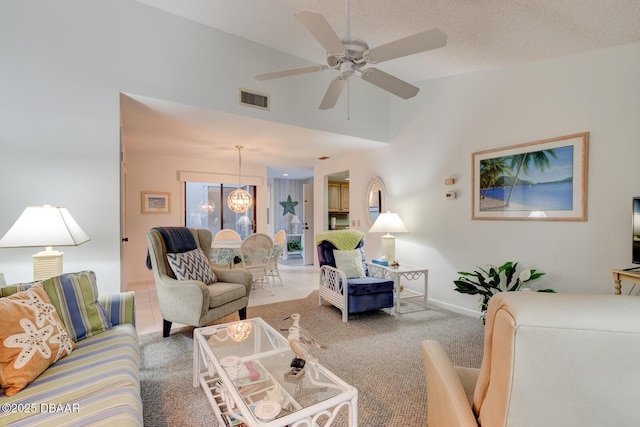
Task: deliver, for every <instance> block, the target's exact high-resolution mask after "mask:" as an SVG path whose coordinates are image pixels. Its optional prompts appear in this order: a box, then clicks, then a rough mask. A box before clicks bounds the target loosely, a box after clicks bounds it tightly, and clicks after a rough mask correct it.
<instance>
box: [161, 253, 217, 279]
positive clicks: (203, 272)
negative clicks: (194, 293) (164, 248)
mask: <svg viewBox="0 0 640 427" xmlns="http://www.w3.org/2000/svg"><path fill="white" fill-rule="evenodd" d="M167 261H169V266H171V270H173V274H175V275H176V279H178V280H199V281H201V282H203V283H204V284H205V285H210V284H212V283H215V281H216V280H217V279H216V275H215V273H214V272H213V270H212V269H211V262H210V261H209V258H207V256H206V255H205V254H204V252H203V251H202V249H200V248H196V249H194V250H192V251H187V252H181V253H177V254H171V253H169V254H167Z"/></svg>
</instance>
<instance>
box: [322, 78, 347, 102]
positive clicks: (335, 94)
mask: <svg viewBox="0 0 640 427" xmlns="http://www.w3.org/2000/svg"><path fill="white" fill-rule="evenodd" d="M346 83H347V79H345V78H344V77H342V76H338V77H336V78H335V79H333V80H332V81H331V84H330V85H329V88H328V89H327V92H326V93H325V94H324V98H322V102H321V103H320V109H321V110H328V109H329V108H333V107H335V105H336V102H338V98H340V94H341V93H342V89H344V85H345V84H346Z"/></svg>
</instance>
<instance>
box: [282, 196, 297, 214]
mask: <svg viewBox="0 0 640 427" xmlns="http://www.w3.org/2000/svg"><path fill="white" fill-rule="evenodd" d="M280 206H282V208H283V209H284V211H283V212H282V216H285V215H286V214H288V213H290V214H291V215H295V214H296V206H298V202H293V201H291V195H288V196H287V200H286V201H284V202H280Z"/></svg>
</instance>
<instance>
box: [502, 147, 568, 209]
mask: <svg viewBox="0 0 640 427" xmlns="http://www.w3.org/2000/svg"><path fill="white" fill-rule="evenodd" d="M547 154H549V155H550V156H551V157H553V158H554V159H555V158H557V157H556V153H555V152H554V151H553V149H550V150H541V151H534V152H531V153H523V154H515V155H513V156H510V159H511V170H513V169H515V168H516V167H517V168H518V169H517V171H516V176H515V178H514V179H513V183H512V184H511V189H510V190H509V196H508V197H507V201H506V202H505V204H504V205H505V207H506V206H509V201H510V200H511V194H512V193H513V189H514V188H515V186H516V184H517V183H518V176H520V172H521V171H524V173H525V175H526V174H528V173H529V165H530V163H532V162H533V165H534V166H535V167H536V168H537V169H538V170H540V172H544V170H545V169H547V168H549V166H550V165H551V162H550V160H549V157H548V156H547Z"/></svg>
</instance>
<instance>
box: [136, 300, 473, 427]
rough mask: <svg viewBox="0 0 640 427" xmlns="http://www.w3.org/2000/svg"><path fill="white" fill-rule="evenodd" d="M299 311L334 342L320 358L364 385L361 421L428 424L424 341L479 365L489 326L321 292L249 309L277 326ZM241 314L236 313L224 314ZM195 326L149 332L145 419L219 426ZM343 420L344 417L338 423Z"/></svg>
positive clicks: (143, 340) (456, 359) (145, 339)
mask: <svg viewBox="0 0 640 427" xmlns="http://www.w3.org/2000/svg"><path fill="white" fill-rule="evenodd" d="M292 313H300V314H301V320H300V325H301V326H302V327H304V328H305V329H306V330H308V331H309V332H310V333H311V334H312V335H313V336H314V337H315V338H316V339H317V340H318V341H319V342H321V343H323V344H326V345H327V346H328V347H329V348H328V349H327V350H325V351H322V352H321V353H320V354H319V359H320V361H321V363H322V364H323V365H324V366H326V367H327V368H328V369H329V370H331V371H332V372H334V373H335V374H336V375H338V376H339V377H340V378H342V379H343V380H344V381H346V382H347V383H349V384H351V385H353V386H354V387H355V388H356V389H357V390H358V424H359V425H360V426H366V427H373V426H425V425H426V416H427V407H426V386H425V378H424V369H423V365H422V359H421V353H420V342H421V341H422V340H425V339H432V340H437V341H439V342H440V343H441V344H442V345H443V347H444V349H445V351H446V352H447V354H448V355H449V357H450V358H451V360H452V361H453V363H454V364H455V365H459V366H467V367H475V368H478V367H480V363H481V361H482V343H483V333H484V330H483V326H482V324H481V323H480V321H479V320H478V319H477V318H473V317H467V316H463V315H460V314H456V313H453V312H450V311H447V310H444V309H440V308H436V307H432V306H430V307H429V309H428V310H421V311H413V312H409V313H403V314H401V315H399V316H391V315H390V314H389V313H388V312H387V311H385V310H378V311H373V312H368V313H361V314H355V315H351V316H350V320H349V322H348V323H343V322H342V320H341V315H340V312H339V311H338V310H337V309H336V308H334V307H332V306H330V305H324V306H322V307H320V306H319V305H318V294H317V292H314V293H312V294H311V295H310V296H309V297H308V298H305V299H301V300H292V301H285V302H281V303H276V304H269V305H262V306H257V307H250V308H249V309H248V317H262V318H263V319H264V320H265V321H266V322H267V323H269V324H270V325H272V326H273V327H275V328H276V329H281V328H287V327H288V326H289V325H290V324H291V321H290V320H288V321H284V320H283V319H284V318H285V317H287V316H288V315H290V314H292ZM235 320H238V317H237V314H236V315H232V316H228V317H226V318H224V319H221V321H220V322H216V323H224V322H227V321H235ZM192 336H193V328H183V329H181V330H179V331H177V332H176V331H174V332H173V334H172V335H171V336H170V337H168V338H164V339H163V338H162V337H161V334H160V333H157V334H149V335H142V336H141V337H140V345H141V351H142V367H141V389H142V400H143V403H144V422H145V425H146V426H183V425H184V426H186V425H189V426H216V425H217V423H216V420H215V416H214V415H213V410H212V409H211V408H210V406H209V403H208V401H207V399H206V397H205V394H204V392H203V391H202V390H201V389H199V388H193V387H192V375H193V372H192V367H193V362H192V357H193V337H192ZM339 425H342V423H341V424H339Z"/></svg>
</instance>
